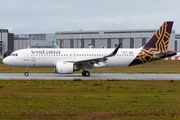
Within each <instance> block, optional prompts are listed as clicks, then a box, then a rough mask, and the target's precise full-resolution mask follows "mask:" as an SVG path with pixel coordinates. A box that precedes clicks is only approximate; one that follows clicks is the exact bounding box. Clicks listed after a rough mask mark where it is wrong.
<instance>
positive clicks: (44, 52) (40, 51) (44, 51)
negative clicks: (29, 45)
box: [31, 50, 61, 54]
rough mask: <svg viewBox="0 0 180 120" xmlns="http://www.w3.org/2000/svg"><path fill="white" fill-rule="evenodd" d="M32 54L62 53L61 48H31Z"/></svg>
mask: <svg viewBox="0 0 180 120" xmlns="http://www.w3.org/2000/svg"><path fill="white" fill-rule="evenodd" d="M31 53H32V54H61V52H60V51H59V50H35V51H33V50H31Z"/></svg>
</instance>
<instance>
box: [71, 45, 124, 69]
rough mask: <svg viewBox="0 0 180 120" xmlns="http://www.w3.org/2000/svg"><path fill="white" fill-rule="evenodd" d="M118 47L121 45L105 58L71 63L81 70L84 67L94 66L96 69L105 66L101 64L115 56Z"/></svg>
mask: <svg viewBox="0 0 180 120" xmlns="http://www.w3.org/2000/svg"><path fill="white" fill-rule="evenodd" d="M120 45H121V43H120V44H119V45H118V46H117V47H116V48H115V49H114V51H113V52H112V53H111V54H109V55H107V56H103V57H96V58H89V59H81V60H75V61H73V63H75V64H76V65H77V66H79V67H80V68H82V67H84V66H86V67H87V68H92V67H93V66H96V67H102V66H105V64H103V62H106V60H108V57H113V56H115V55H116V53H117V51H118V50H119V47H120ZM101 62H102V63H101Z"/></svg>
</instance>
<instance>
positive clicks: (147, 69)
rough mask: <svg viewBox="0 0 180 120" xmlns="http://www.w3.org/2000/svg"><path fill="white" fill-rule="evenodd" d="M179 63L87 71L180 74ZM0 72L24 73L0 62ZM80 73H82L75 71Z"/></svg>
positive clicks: (173, 61)
mask: <svg viewBox="0 0 180 120" xmlns="http://www.w3.org/2000/svg"><path fill="white" fill-rule="evenodd" d="M179 68H180V61H179V60H170V61H169V60H160V61H155V62H151V63H146V64H141V65H136V66H131V67H124V68H103V69H101V68H97V69H89V71H90V72H91V73H180V69H179ZM0 72H1V73H2V72H4V73H5V72H8V73H10V72H11V73H18V72H21V73H22V72H25V68H17V67H11V66H7V65H4V64H3V63H2V61H0ZM29 72H36V73H42V72H45V73H53V72H54V69H53V68H30V69H29ZM77 72H82V71H77Z"/></svg>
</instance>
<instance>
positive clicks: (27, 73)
mask: <svg viewBox="0 0 180 120" xmlns="http://www.w3.org/2000/svg"><path fill="white" fill-rule="evenodd" d="M28 70H29V68H28V67H27V68H26V72H25V73H24V75H25V76H29V72H28Z"/></svg>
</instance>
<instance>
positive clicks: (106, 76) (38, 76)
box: [0, 73, 180, 80]
mask: <svg viewBox="0 0 180 120" xmlns="http://www.w3.org/2000/svg"><path fill="white" fill-rule="evenodd" d="M76 79H81V80H180V74H169V73H161V74H157V73H91V76H89V77H83V76H82V75H81V73H74V74H55V73H29V76H27V77H26V76H24V73H0V80H76Z"/></svg>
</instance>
